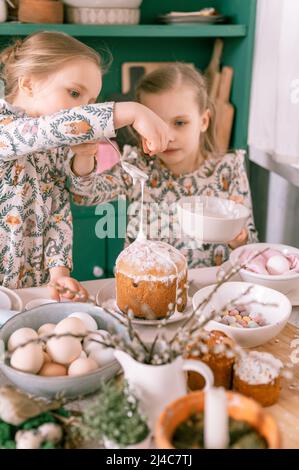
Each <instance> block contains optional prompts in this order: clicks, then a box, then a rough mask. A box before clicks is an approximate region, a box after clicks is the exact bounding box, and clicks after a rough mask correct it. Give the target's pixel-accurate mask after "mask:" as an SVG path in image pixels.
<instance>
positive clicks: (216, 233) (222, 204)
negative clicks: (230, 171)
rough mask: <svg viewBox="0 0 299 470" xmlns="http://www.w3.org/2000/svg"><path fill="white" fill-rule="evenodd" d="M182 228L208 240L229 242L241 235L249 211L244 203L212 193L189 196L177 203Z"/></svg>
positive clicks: (186, 232)
mask: <svg viewBox="0 0 299 470" xmlns="http://www.w3.org/2000/svg"><path fill="white" fill-rule="evenodd" d="M177 215H178V220H179V223H180V226H181V228H182V231H183V232H184V233H185V234H186V235H188V236H189V237H191V238H193V239H197V240H199V241H201V242H205V243H227V242H229V241H231V240H233V239H234V238H235V237H237V235H239V234H240V232H241V231H242V229H243V227H244V226H245V224H246V220H247V219H248V217H249V215H250V213H249V209H248V208H247V207H245V206H244V205H243V204H238V203H236V202H234V201H231V200H229V199H223V198H220V197H211V196H186V197H183V198H181V199H180V200H179V201H178V204H177Z"/></svg>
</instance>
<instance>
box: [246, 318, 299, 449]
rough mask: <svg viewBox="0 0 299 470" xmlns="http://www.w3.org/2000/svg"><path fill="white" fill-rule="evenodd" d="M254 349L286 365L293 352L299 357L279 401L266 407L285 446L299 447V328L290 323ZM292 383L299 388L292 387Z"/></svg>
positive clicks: (283, 386) (288, 447) (284, 384)
mask: <svg viewBox="0 0 299 470" xmlns="http://www.w3.org/2000/svg"><path fill="white" fill-rule="evenodd" d="M296 340H297V341H296ZM292 341H293V343H292ZM254 349H256V350H258V351H266V352H269V353H271V354H273V355H275V356H276V357H277V358H278V359H280V360H281V361H282V362H283V364H284V365H287V364H289V363H291V358H290V355H291V354H293V356H295V358H296V357H297V358H298V363H297V364H295V365H294V366H293V367H292V368H290V370H292V372H293V374H294V376H293V378H292V380H286V379H283V385H282V390H281V395H280V398H279V400H278V403H276V404H275V405H273V406H270V407H268V408H265V409H266V410H267V411H268V412H269V413H270V414H271V415H272V416H273V417H274V418H275V420H276V422H277V424H278V426H279V429H280V432H281V436H282V446H283V448H284V449H299V328H297V327H296V326H294V325H291V324H288V325H287V326H286V327H285V328H284V330H283V331H282V332H281V333H280V335H279V336H278V337H277V338H276V339H273V340H272V341H269V342H268V343H266V344H265V345H263V346H260V347H258V348H254ZM296 350H298V352H296ZM296 360H297V359H296ZM292 385H296V386H297V387H298V389H296V390H294V389H292Z"/></svg>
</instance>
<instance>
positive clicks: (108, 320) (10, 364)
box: [0, 302, 126, 398]
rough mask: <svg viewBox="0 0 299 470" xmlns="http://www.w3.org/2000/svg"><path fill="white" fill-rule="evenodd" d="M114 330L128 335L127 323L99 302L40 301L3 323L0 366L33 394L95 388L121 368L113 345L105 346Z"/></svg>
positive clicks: (72, 394) (83, 391)
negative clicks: (45, 303)
mask: <svg viewBox="0 0 299 470" xmlns="http://www.w3.org/2000/svg"><path fill="white" fill-rule="evenodd" d="M111 334H118V335H121V336H124V337H125V336H126V332H125V330H124V327H123V326H122V325H121V324H120V323H119V322H117V320H115V319H114V318H113V317H112V316H111V315H109V314H108V313H106V312H105V311H104V310H103V309H101V308H100V307H95V306H92V305H90V304H84V303H77V302H76V303H75V302H68V303H52V304H47V305H41V306H39V307H36V308H34V309H32V310H28V311H26V312H22V313H20V314H18V315H15V316H14V317H12V318H11V319H10V320H8V321H7V322H6V323H5V324H4V325H3V327H2V328H1V330H0V344H1V343H2V345H3V346H4V348H5V349H4V348H2V349H4V350H5V355H4V357H5V359H4V360H2V361H1V362H0V370H1V372H2V373H3V374H4V375H5V376H6V378H7V379H8V380H9V381H10V382H12V383H13V384H14V385H16V386H17V387H18V388H19V389H21V390H24V391H26V392H28V393H31V394H33V395H38V396H44V397H46V398H57V397H58V398H59V397H65V398H75V397H79V396H82V395H85V394H88V393H92V392H94V391H96V390H97V389H99V388H100V387H101V384H102V382H103V381H105V380H108V379H109V378H111V377H112V376H113V375H115V374H116V372H117V371H118V370H119V364H118V362H117V361H116V360H115V358H114V350H113V348H109V347H107V346H105V345H104V343H105V342H106V343H107V340H108V339H109V337H110V335H111ZM28 341H29V343H28ZM24 344H25V346H24Z"/></svg>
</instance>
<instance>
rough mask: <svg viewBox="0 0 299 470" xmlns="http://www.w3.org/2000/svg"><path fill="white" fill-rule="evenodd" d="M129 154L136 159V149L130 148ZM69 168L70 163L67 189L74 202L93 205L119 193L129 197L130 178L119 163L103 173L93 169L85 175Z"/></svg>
mask: <svg viewBox="0 0 299 470" xmlns="http://www.w3.org/2000/svg"><path fill="white" fill-rule="evenodd" d="M70 152H71V151H70ZM133 152H134V153H133ZM129 156H130V157H132V156H133V157H135V158H136V159H137V158H138V154H137V151H136V150H135V149H133V148H131V149H130V151H129ZM69 159H71V153H70V154H69ZM71 168H72V165H70V170H69V181H70V185H69V189H70V192H71V194H72V195H73V201H74V203H75V204H77V205H80V206H94V205H97V204H101V203H103V202H108V201H113V200H114V199H117V197H118V196H120V195H123V196H126V197H127V198H128V199H130V194H131V191H132V189H133V186H132V185H133V182H132V178H131V177H130V176H129V175H128V173H126V172H125V171H124V170H123V168H122V166H121V164H120V163H117V164H116V165H114V166H113V167H112V168H111V169H110V170H107V171H105V172H103V173H96V172H95V171H93V172H92V173H90V174H89V175H86V176H78V175H77V174H74V173H73V171H72V170H71Z"/></svg>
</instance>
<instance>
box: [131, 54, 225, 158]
mask: <svg viewBox="0 0 299 470" xmlns="http://www.w3.org/2000/svg"><path fill="white" fill-rule="evenodd" d="M181 85H188V86H190V87H192V88H193V90H194V92H195V99H196V101H197V104H198V108H199V112H200V113H203V112H204V111H205V110H206V109H209V110H210V123H209V127H208V129H207V131H206V132H204V133H203V134H201V138H200V150H201V152H202V155H203V157H204V158H206V157H207V156H208V155H211V156H218V150H217V145H216V138H215V106H214V104H213V102H212V101H211V100H210V98H209V95H208V89H207V84H206V81H205V78H204V76H203V75H202V74H201V73H200V72H199V71H198V70H197V69H196V68H195V67H194V66H193V65H189V64H184V63H182V62H174V63H173V64H170V65H165V66H163V67H159V68H158V69H156V70H154V71H153V72H151V73H149V74H147V75H145V76H144V77H142V78H141V79H140V81H139V82H138V84H137V87H136V99H137V101H139V102H140V101H141V95H142V93H161V92H163V91H166V90H170V89H173V88H175V87H176V86H181Z"/></svg>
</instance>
